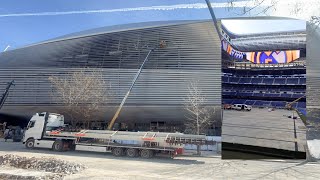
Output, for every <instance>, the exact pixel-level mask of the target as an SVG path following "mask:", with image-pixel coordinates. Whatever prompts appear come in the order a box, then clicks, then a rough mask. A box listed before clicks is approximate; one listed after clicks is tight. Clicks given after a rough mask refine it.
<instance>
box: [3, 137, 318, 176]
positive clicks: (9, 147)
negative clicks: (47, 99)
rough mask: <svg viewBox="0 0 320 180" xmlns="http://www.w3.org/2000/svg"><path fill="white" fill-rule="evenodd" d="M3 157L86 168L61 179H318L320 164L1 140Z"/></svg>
mask: <svg viewBox="0 0 320 180" xmlns="http://www.w3.org/2000/svg"><path fill="white" fill-rule="evenodd" d="M6 154H14V155H19V156H24V157H33V156H35V157H55V158H57V159H62V160H65V161H69V162H74V163H81V164H84V165H86V166H87V169H85V170H83V171H82V172H80V173H77V174H73V175H67V176H65V177H64V179H79V180H80V179H92V180H93V179H94V180H96V179H114V180H118V179H137V180H138V179H139V180H140V179H142V180H143V179H210V180H211V179H290V180H292V179H320V163H306V162H304V161H294V160H259V161H258V160H257V161H253V160H250V161H243V160H221V159H220V156H219V155H214V154H206V156H205V157H194V156H193V157H192V156H184V157H178V158H175V159H168V158H160V157H159V158H154V159H148V160H145V159H140V158H135V159H131V158H126V157H122V158H118V157H113V156H112V155H111V154H109V153H106V154H104V153H92V152H54V151H51V150H46V149H34V150H28V149H26V148H25V147H24V145H23V144H22V143H13V142H12V141H9V142H4V140H3V139H0V156H2V155H6ZM1 173H13V174H19V175H26V176H27V175H29V174H34V175H39V172H37V171H34V170H25V169H17V168H12V167H1V166H0V174H1ZM40 174H41V172H40Z"/></svg>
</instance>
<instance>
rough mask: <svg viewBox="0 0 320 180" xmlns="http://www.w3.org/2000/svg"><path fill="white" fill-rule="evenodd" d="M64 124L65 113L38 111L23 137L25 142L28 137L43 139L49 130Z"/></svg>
mask: <svg viewBox="0 0 320 180" xmlns="http://www.w3.org/2000/svg"><path fill="white" fill-rule="evenodd" d="M64 126H65V125H64V116H63V115H60V114H56V113H46V112H43V113H36V114H35V115H33V116H32V118H31V119H30V121H29V123H28V126H27V130H26V131H25V134H24V137H23V143H27V141H28V139H33V140H41V139H42V138H43V136H44V135H45V134H44V133H46V132H47V131H52V130H55V129H58V128H60V127H64ZM30 142H32V141H30ZM33 143H34V141H33ZM30 145H31V144H30Z"/></svg>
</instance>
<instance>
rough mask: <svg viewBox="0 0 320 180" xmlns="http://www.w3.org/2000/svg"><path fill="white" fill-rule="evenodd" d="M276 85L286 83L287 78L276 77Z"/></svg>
mask: <svg viewBox="0 0 320 180" xmlns="http://www.w3.org/2000/svg"><path fill="white" fill-rule="evenodd" d="M273 84H275V85H277V84H278V85H283V84H286V79H285V78H275V79H274V83H273Z"/></svg>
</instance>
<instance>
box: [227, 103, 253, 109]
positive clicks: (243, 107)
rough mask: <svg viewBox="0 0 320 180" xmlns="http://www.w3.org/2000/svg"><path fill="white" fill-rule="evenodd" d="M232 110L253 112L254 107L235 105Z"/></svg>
mask: <svg viewBox="0 0 320 180" xmlns="http://www.w3.org/2000/svg"><path fill="white" fill-rule="evenodd" d="M232 109H235V110H239V111H241V110H246V111H251V109H252V106H250V105H246V104H234V105H233V106H232Z"/></svg>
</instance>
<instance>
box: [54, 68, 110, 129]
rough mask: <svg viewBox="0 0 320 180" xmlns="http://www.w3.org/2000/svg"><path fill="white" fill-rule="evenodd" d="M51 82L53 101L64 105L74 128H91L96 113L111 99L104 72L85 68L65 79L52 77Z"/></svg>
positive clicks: (64, 77)
mask: <svg viewBox="0 0 320 180" xmlns="http://www.w3.org/2000/svg"><path fill="white" fill-rule="evenodd" d="M49 81H50V82H51V85H52V90H53V91H52V98H53V100H55V101H57V102H58V103H61V104H63V106H64V111H65V113H66V114H67V116H69V118H70V124H71V125H72V126H73V127H75V126H76V125H77V124H79V123H82V124H83V127H84V128H89V126H90V122H91V121H92V120H94V118H95V116H94V115H95V113H96V112H97V111H98V110H99V108H100V107H101V106H102V105H105V104H106V103H107V101H108V100H109V97H110V93H109V92H110V91H109V89H108V88H106V87H107V84H106V82H105V81H104V79H103V75H102V72H101V71H99V70H96V69H90V68H83V69H80V71H76V72H72V73H68V74H66V75H65V76H63V77H58V76H51V77H49Z"/></svg>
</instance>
